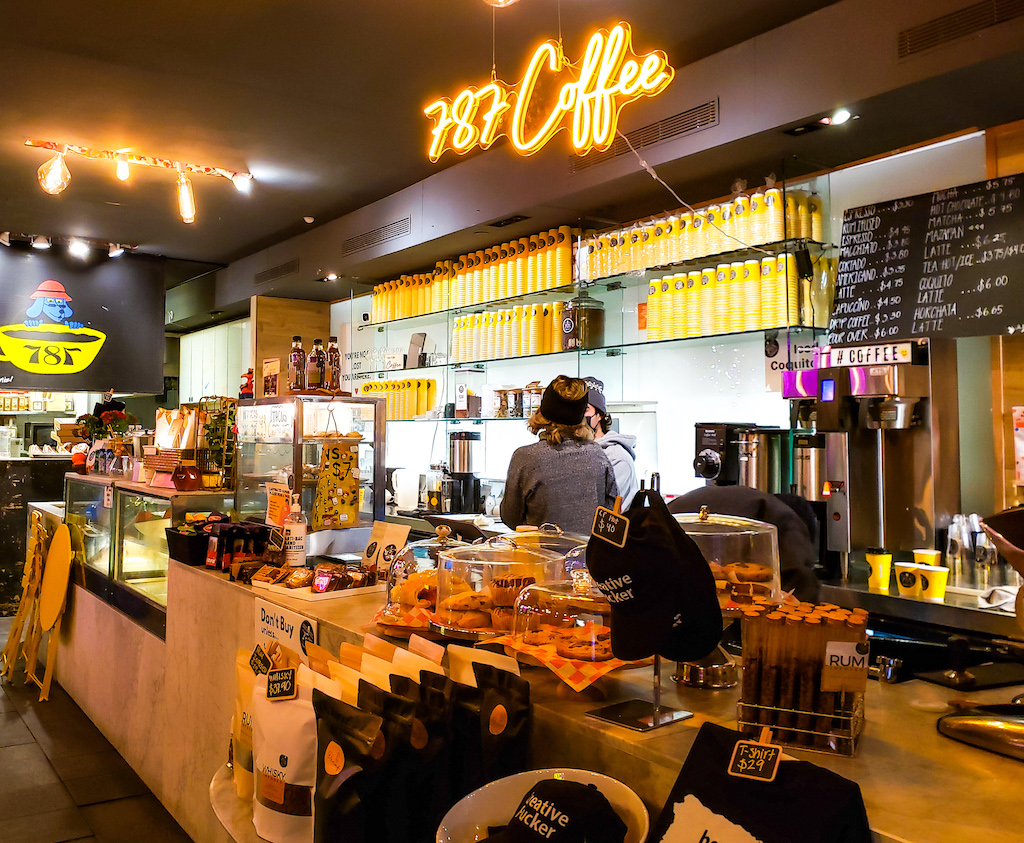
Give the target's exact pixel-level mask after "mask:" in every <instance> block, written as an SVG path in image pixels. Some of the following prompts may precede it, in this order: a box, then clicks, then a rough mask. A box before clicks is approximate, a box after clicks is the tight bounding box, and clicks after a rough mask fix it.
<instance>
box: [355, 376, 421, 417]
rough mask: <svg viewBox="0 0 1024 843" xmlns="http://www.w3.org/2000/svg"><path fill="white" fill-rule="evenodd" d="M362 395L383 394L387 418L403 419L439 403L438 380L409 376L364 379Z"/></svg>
mask: <svg viewBox="0 0 1024 843" xmlns="http://www.w3.org/2000/svg"><path fill="white" fill-rule="evenodd" d="M359 394H360V395H369V396H372V397H381V396H383V397H384V398H385V399H386V402H387V403H386V411H385V418H387V420H388V421H402V420H405V419H412V418H415V417H416V416H422V415H423V414H424V413H426V412H427V410H430V409H432V408H433V407H434V405H435V404H436V403H437V381H435V380H434V379H432V378H407V379H403V380H393V381H364V382H363V383H362V384H360V385H359Z"/></svg>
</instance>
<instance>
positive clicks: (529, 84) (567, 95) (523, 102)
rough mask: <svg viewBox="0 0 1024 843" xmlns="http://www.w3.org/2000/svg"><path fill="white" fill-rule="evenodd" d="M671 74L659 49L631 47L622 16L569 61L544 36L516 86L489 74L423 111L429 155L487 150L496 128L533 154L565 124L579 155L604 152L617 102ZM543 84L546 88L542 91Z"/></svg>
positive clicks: (650, 90) (647, 93) (659, 86)
mask: <svg viewBox="0 0 1024 843" xmlns="http://www.w3.org/2000/svg"><path fill="white" fill-rule="evenodd" d="M673 76H675V71H674V70H673V69H672V67H671V66H670V65H669V63H668V57H667V56H666V55H665V53H663V52H662V51H660V50H655V51H653V52H650V53H647V54H646V55H644V56H638V55H636V54H635V53H634V52H633V44H632V32H631V31H630V28H629V24H628V23H620V24H618V25H617V26H615V27H613V28H612V29H611V30H610V31H606V30H603V29H602V30H599V31H598V32H595V33H594V34H593V35H592V36H591V38H590V41H589V42H588V44H587V49H586V50H585V51H584V53H583V57H582V58H581V59H580V61H579V63H578V64H575V65H573V64H569V63H568V62H567V61H566V60H565V56H564V55H563V53H562V47H561V44H560V43H558V42H556V41H545V42H544V43H543V44H541V45H540V46H539V47H538V48H537V51H536V52H535V53H534V54H533V57H532V58H531V59H530V63H529V64H528V65H527V67H526V74H525V75H524V76H523V79H522V81H521V82H520V83H519V84H518V85H516V86H515V87H509V86H508V85H506V84H505V83H504V82H500V81H497V80H495V81H492V82H491V83H490V84H487V85H484V86H483V87H482V88H466V89H465V90H463V91H462V92H461V93H459V94H458V95H457V96H456V97H455V98H454V99H448V98H447V97H442V98H441V99H439V100H437V101H435V102H432V103H431V104H430V105H428V106H427V107H426V108H425V109H424V110H423V111H424V114H426V115H427V117H429V118H431V119H433V120H434V121H435V124H434V129H433V132H432V133H431V134H432V135H433V139H432V141H431V144H430V151H429V156H430V160H431V161H437V160H438V159H439V158H440V157H441V155H442V154H444V151H445V150H446V149H451V150H453V151H454V152H456V153H458V154H460V155H462V154H464V153H466V152H469V151H470V150H471V149H472V148H473V147H475V146H479V147H480V148H481V149H487V148H488V147H489V146H491V145H492V144H493V143H494V142H495V141H496V140H497V139H498V138H500V137H502V136H503V135H504V136H506V137H508V139H509V140H510V141H511V143H512V146H513V147H515V149H516V151H517V152H519V153H520V154H521V155H532V154H533V153H534V152H537V151H538V150H540V149H541V148H542V147H543V146H544V145H545V144H546V143H547V142H548V141H549V140H551V138H552V137H553V136H554V135H555V133H556V132H558V131H559V130H561V129H564V128H571V131H572V145H573V149H574V150H575V152H576V153H577V154H578V155H585V154H586V153H587V152H590V151H591V150H592V149H596V150H598V151H600V152H603V151H604V150H606V149H608V147H610V146H611V145H612V142H613V141H614V140H615V132H616V128H617V126H618V122H619V112H620V111H621V110H622V107H623V106H625V105H626V104H627V103H630V102H633V101H634V100H638V99H640V97H653V96H656V95H658V94H660V93H661V92H662V91H664V90H665V88H666V87H667V86H668V84H669V82H671V81H672V77H673ZM559 85H560V86H559ZM545 90H546V91H550V92H552V93H551V94H549V95H548V96H546V97H545V96H544V95H543V94H542V93H540V92H541V91H545ZM510 111H511V115H509V112H510Z"/></svg>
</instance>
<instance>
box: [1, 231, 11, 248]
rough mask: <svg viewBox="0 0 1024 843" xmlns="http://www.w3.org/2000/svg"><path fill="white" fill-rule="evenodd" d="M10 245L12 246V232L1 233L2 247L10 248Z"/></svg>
mask: <svg viewBox="0 0 1024 843" xmlns="http://www.w3.org/2000/svg"><path fill="white" fill-rule="evenodd" d="M10 245H11V232H9V231H4V232H0V246H10Z"/></svg>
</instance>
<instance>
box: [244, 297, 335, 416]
mask: <svg viewBox="0 0 1024 843" xmlns="http://www.w3.org/2000/svg"><path fill="white" fill-rule="evenodd" d="M249 313H250V316H251V317H252V321H251V326H252V335H251V338H250V343H251V345H252V349H253V354H252V365H253V371H254V374H255V377H254V379H253V380H254V382H255V386H256V397H257V398H263V376H262V372H263V361H264V360H269V359H271V358H274V357H279V358H280V359H281V377H280V380H279V383H280V394H281V395H284V394H285V390H286V387H287V386H288V380H287V378H288V352H289V351H290V350H291V347H292V337H293V336H294V335H296V334H298V335H299V336H301V337H302V347H303V349H305V351H306V353H307V354H308V353H309V350H310V349H311V348H312V347H313V340H314V339H316V338H317V337H320V338H321V339H322V340H323V341H324V347H325V348H326V346H327V337H328V336H329V335H330V331H331V305H330V303H329V302H320V301H303V300H301V299H278V298H271V297H269V296H253V297H252V299H251V300H250V302H249Z"/></svg>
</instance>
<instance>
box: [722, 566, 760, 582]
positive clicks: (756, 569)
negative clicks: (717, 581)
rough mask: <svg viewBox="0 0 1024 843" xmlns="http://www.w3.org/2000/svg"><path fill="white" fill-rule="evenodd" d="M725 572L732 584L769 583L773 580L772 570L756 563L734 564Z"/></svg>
mask: <svg viewBox="0 0 1024 843" xmlns="http://www.w3.org/2000/svg"><path fill="white" fill-rule="evenodd" d="M723 570H724V572H725V577H726V579H727V580H729V581H730V582H768V581H769V580H771V578H772V569H771V568H769V567H768V566H767V565H758V564H757V563H756V562H733V563H732V564H731V565H726V566H725V567H724V568H723Z"/></svg>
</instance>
